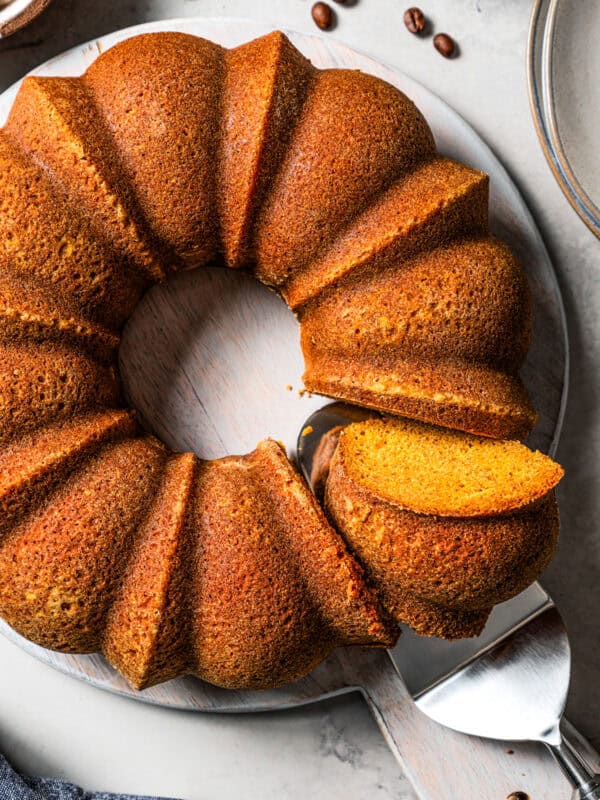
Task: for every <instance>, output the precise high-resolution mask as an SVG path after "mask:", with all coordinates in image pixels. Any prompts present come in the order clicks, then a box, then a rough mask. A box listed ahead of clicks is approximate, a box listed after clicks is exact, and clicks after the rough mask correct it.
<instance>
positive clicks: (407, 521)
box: [323, 419, 563, 639]
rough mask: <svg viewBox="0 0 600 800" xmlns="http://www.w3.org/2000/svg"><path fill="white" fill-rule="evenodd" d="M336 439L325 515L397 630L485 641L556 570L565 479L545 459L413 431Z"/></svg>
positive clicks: (410, 426) (361, 429)
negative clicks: (548, 570) (504, 608)
mask: <svg viewBox="0 0 600 800" xmlns="http://www.w3.org/2000/svg"><path fill="white" fill-rule="evenodd" d="M331 435H332V436H333V437H334V438H337V439H338V441H337V446H336V447H335V450H334V453H333V456H332V458H331V461H330V464H329V474H328V477H327V482H326V489H325V506H326V510H327V513H328V515H329V517H330V519H331V521H332V523H333V524H334V525H335V526H336V528H337V530H338V531H339V532H340V533H341V535H342V536H343V537H344V539H345V541H346V543H347V545H348V547H349V549H350V551H351V552H352V553H353V554H354V555H355V557H356V558H357V559H358V561H359V562H360V563H361V564H362V565H363V567H364V568H365V570H366V573H367V574H368V576H369V580H370V582H371V584H372V585H373V586H374V587H375V588H376V589H377V591H378V593H379V596H380V597H381V599H382V602H383V605H384V606H385V608H386V609H387V610H388V611H389V612H390V613H391V614H392V615H393V617H394V618H395V619H396V620H397V621H398V622H403V623H406V624H408V625H410V626H411V627H412V628H414V629H415V630H416V631H417V632H418V633H420V634H424V635H429V636H440V637H443V638H449V639H453V638H459V637H464V636H475V635H477V634H478V633H480V631H481V629H482V628H483V625H484V624H485V621H486V619H487V616H488V614H489V612H490V610H491V608H492V607H493V606H494V605H495V604H496V603H500V602H503V601H504V600H508V599H509V598H510V597H513V596H514V595H516V594H518V593H519V592H521V591H522V590H523V589H525V588H526V587H527V586H528V585H529V584H530V583H532V582H533V581H534V580H536V578H538V577H539V575H540V573H541V572H542V571H543V570H544V569H545V567H546V566H547V565H548V563H549V561H550V559H551V557H552V555H553V553H554V549H555V547H556V542H557V538H558V528H559V520H558V509H557V505H556V499H555V496H554V487H555V486H556V484H557V483H558V482H559V481H560V479H561V477H562V475H563V470H562V468H561V467H560V466H559V465H558V464H556V463H555V462H553V461H552V459H550V458H548V457H547V456H545V455H542V454H541V453H539V452H532V451H531V450H529V449H528V448H527V447H525V445H522V444H520V443H518V442H509V441H502V442H501V441H493V440H491V439H485V438H478V437H474V436H469V435H468V434H464V433H460V432H458V431H449V430H445V429H443V428H437V427H433V426H429V425H423V424H421V423H418V422H412V421H409V420H396V419H386V420H382V419H373V420H368V421H366V422H359V423H353V424H352V425H349V426H347V427H346V428H344V429H343V430H342V431H341V432H339V431H338V432H334V433H333V434H331ZM323 447H324V448H329V449H331V448H330V444H327V443H325V444H324V445H323Z"/></svg>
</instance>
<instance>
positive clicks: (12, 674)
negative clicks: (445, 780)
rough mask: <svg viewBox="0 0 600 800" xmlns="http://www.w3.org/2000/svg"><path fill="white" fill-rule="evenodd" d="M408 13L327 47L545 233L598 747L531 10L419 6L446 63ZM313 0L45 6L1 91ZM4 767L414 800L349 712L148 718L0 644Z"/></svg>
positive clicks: (572, 621) (591, 385) (565, 218)
mask: <svg viewBox="0 0 600 800" xmlns="http://www.w3.org/2000/svg"><path fill="white" fill-rule="evenodd" d="M407 5H408V3H399V2H398V0H357V1H356V2H354V3H353V4H350V5H349V6H347V7H343V6H336V10H337V12H338V17H339V24H338V26H337V28H336V29H335V31H334V32H332V33H327V34H322V35H324V36H335V37H337V38H339V39H340V40H341V41H344V42H346V43H347V44H349V45H351V46H353V47H355V48H357V49H359V50H362V51H364V52H367V53H369V54H371V55H373V56H375V57H376V58H378V59H380V60H381V61H385V62H388V63H390V64H392V65H393V66H395V67H397V68H399V69H401V70H403V71H404V72H406V73H408V74H409V75H411V76H412V77H414V78H416V79H417V80H419V81H420V82H421V83H423V84H425V85H426V86H427V87H429V88H430V89H432V90H433V91H435V92H436V93H437V94H439V95H440V96H441V97H443V98H444V99H445V100H447V101H448V102H449V103H450V104H451V105H452V106H454V107H455V108H456V109H457V110H458V111H459V112H460V113H461V114H462V115H463V116H464V117H465V118H466V119H467V120H468V121H469V122H470V123H471V124H472V125H473V126H474V127H475V128H476V129H477V131H478V132H479V133H480V134H481V135H482V137H483V138H484V139H485V140H486V141H487V142H488V143H489V144H490V145H491V147H492V148H493V149H494V150H495V152H496V154H497V155H498V156H499V158H500V159H501V160H502V161H503V163H504V165H505V166H506V167H507V168H508V170H509V172H510V173H511V175H512V177H513V178H514V179H515V181H516V183H517V184H518V185H519V187H520V189H521V190H522V192H523V194H524V196H525V199H526V201H527V202H528V204H529V206H530V208H531V210H532V212H533V214H534V216H535V217H536V220H537V222H538V224H539V226H540V228H541V230H542V234H543V236H544V238H545V241H546V244H547V246H548V248H549V250H550V254H551V256H552V258H553V260H554V263H555V266H556V269H557V272H558V275H559V280H560V284H561V287H562V290H563V293H564V299H565V303H566V308H567V316H568V321H569V331H570V338H571V359H572V372H571V391H570V398H569V404H568V408H567V415H566V422H565V427H564V433H563V437H562V440H561V446H560V449H559V453H558V457H559V460H560V461H561V462H562V463H563V464H564V466H565V468H566V470H567V477H566V479H565V480H564V482H563V484H562V486H561V490H560V503H561V513H562V520H563V532H562V540H561V544H560V549H559V553H558V556H557V557H556V559H555V561H554V563H553V565H552V567H551V568H550V570H549V571H548V573H547V574H546V576H545V578H544V583H545V585H546V586H547V588H548V589H549V590H550V592H551V593H552V595H553V596H554V598H555V600H556V601H557V603H558V605H559V608H560V609H561V611H562V613H563V615H564V617H565V620H566V622H567V625H568V628H569V631H570V635H571V642H572V648H573V658H574V666H573V686H572V692H571V698H570V702H569V710H568V713H569V716H570V718H571V720H572V721H573V722H574V723H575V724H576V725H577V726H578V727H579V728H580V729H581V730H582V732H584V733H585V734H586V735H587V736H588V737H589V738H590V739H591V740H592V742H594V743H595V745H596V746H597V747H598V746H600V714H599V713H598V709H599V708H600V681H599V680H598V677H599V676H600V657H599V654H598V653H599V651H598V635H597V632H598V608H599V607H600V582H599V581H598V580H597V576H598V572H599V568H600V535H598V534H597V530H596V528H597V524H598V521H600V492H599V491H598V489H597V488H595V487H597V483H598V480H599V479H600V459H599V458H598V455H599V454H600V415H599V413H598V409H599V406H598V394H599V393H600V381H599V380H598V370H599V368H600V321H598V319H597V317H598V314H597V309H598V308H600V242H599V241H598V240H597V239H595V238H594V236H593V235H592V234H591V233H590V232H589V231H588V230H587V229H586V228H585V226H584V225H583V223H582V222H581V221H580V220H579V218H578V217H577V216H576V214H575V212H574V211H572V209H571V207H570V206H569V204H568V203H567V201H566V200H565V198H564V197H563V195H562V194H561V192H560V190H559V188H558V186H557V185H556V184H555V182H554V179H553V177H552V175H551V172H550V169H549V167H548V166H547V164H546V162H545V160H544V157H543V155H542V152H541V149H540V147H539V145H538V141H537V138H536V134H535V131H534V127H533V123H532V120H531V115H530V112H529V105H528V99H527V83H526V73H525V51H526V41H527V30H528V23H529V15H530V11H531V0H508V2H507V0H454V1H453V2H452V3H448V2H447V0H426V1H425V0H423V3H422V4H421V6H422V8H423V10H424V11H425V12H426V13H427V15H428V16H429V17H430V18H431V20H432V21H433V23H434V25H435V28H436V30H438V31H439V30H444V31H447V32H448V33H450V34H452V35H453V36H454V37H455V38H456V39H457V41H458V42H459V43H460V47H461V56H460V58H459V59H456V60H454V61H451V62H448V61H445V60H444V59H442V58H441V57H440V56H439V55H438V54H437V53H436V52H435V51H434V50H433V47H432V44H431V39H426V40H420V39H417V38H416V37H412V36H410V35H409V34H408V33H407V32H406V30H405V28H404V25H403V23H402V12H403V11H404V8H405V6H407ZM310 6H311V1H310V0H284V2H282V0H255V2H253V3H249V2H247V0H245V1H244V0H127V1H125V0H115V2H108V3H101V4H99V3H97V2H95V0H55V2H54V4H53V5H52V6H51V7H50V8H49V9H48V10H47V11H46V12H45V13H44V14H43V15H42V16H41V17H40V18H39V19H38V20H37V21H36V22H34V23H33V24H32V25H31V26H30V27H29V28H27V29H25V30H23V31H21V32H20V33H19V34H17V35H15V36H13V37H12V38H10V39H6V40H4V41H1V42H0V90H1V89H4V88H6V87H7V86H9V85H10V84H11V83H12V82H13V81H14V80H16V79H18V78H20V77H21V76H22V75H23V74H24V73H25V72H27V71H28V70H29V69H31V68H33V67H34V66H36V65H37V64H39V63H40V62H42V61H44V60H46V59H47V58H49V57H51V56H53V55H56V54H57V53H60V52H62V51H63V50H65V49H67V48H68V47H71V46H73V45H76V44H78V43H80V42H83V41H85V40H87V39H91V38H93V37H96V36H99V35H101V34H104V33H108V32H110V31H112V30H116V29H118V28H122V27H126V26H129V25H134V24H137V23H140V22H144V21H148V20H154V19H161V18H168V17H175V16H236V17H245V18H252V19H257V20H261V21H265V22H271V23H272V24H273V26H274V27H288V28H293V29H296V30H301V31H306V32H308V33H315V32H316V28H315V26H314V24H313V22H312V20H311V18H310ZM0 663H1V664H2V669H1V676H2V680H1V681H0V751H3V752H4V753H5V754H6V755H7V756H8V757H9V758H10V759H11V760H12V761H13V763H14V764H15V766H16V767H18V768H19V769H21V770H24V771H30V772H37V773H43V774H46V775H52V776H58V777H63V778H65V779H68V780H71V781H74V782H77V783H80V784H82V785H84V786H85V787H86V788H95V789H107V790H115V791H116V790H120V791H128V792H138V793H149V794H163V795H175V796H180V797H183V798H186V800H201V799H202V800H205V799H207V798H212V797H219V798H220V799H221V800H228V798H237V797H239V796H240V795H241V794H243V795H244V796H245V797H248V798H261V800H270V799H271V798H273V800H274V799H275V798H277V800H295V798H301V797H302V798H303V797H305V796H306V795H307V793H308V794H309V795H310V797H311V798H314V800H319V798H330V797H338V796H340V795H341V794H343V795H345V796H346V797H348V798H352V800H362V798H365V800H366V798H369V800H374V798H395V799H396V800H399V799H400V798H406V799H408V798H410V797H412V792H411V790H410V788H409V786H408V784H407V782H406V781H405V780H404V778H403V777H402V775H401V774H400V771H399V768H398V766H397V764H396V762H395V760H394V758H393V756H392V755H391V753H390V752H389V751H388V750H387V747H386V745H385V743H384V741H383V739H382V738H381V735H380V733H379V731H378V729H377V727H376V725H375V723H374V721H373V720H372V719H371V718H370V716H369V713H368V711H367V709H366V706H365V705H364V704H363V702H362V700H361V699H360V697H358V696H346V697H344V698H339V699H337V700H334V701H328V702H324V703H321V704H319V705H315V706H311V707H306V708H303V709H299V710H295V711H292V712H281V713H277V714H263V715H260V716H217V715H200V714H191V713H185V712H172V711H166V710H162V709H156V708H153V707H149V706H144V705H142V704H140V703H135V702H133V701H130V700H125V699H120V698H117V697H113V696H109V695H107V694H105V693H102V692H99V691H98V690H96V689H93V688H91V687H89V686H86V685H84V684H81V683H79V682H76V681H74V680H72V679H69V678H67V677H65V676H63V675H61V674H59V673H56V672H54V671H52V670H50V669H49V668H47V667H45V666H43V665H42V664H40V663H38V662H36V661H35V660H33V659H32V658H31V657H29V656H27V655H25V654H24V653H22V652H21V651H20V650H18V649H17V648H16V647H15V646H13V645H11V644H9V643H8V642H7V641H5V640H4V639H1V640H0Z"/></svg>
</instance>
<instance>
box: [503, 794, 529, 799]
mask: <svg viewBox="0 0 600 800" xmlns="http://www.w3.org/2000/svg"><path fill="white" fill-rule="evenodd" d="M506 800H531V798H530V797H529V795H528V794H525V792H513V793H512V794H509V795H508V797H507V798H506Z"/></svg>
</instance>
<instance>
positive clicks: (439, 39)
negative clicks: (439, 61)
mask: <svg viewBox="0 0 600 800" xmlns="http://www.w3.org/2000/svg"><path fill="white" fill-rule="evenodd" d="M433 46H434V47H435V49H436V50H437V51H438V53H441V54H442V55H443V56H444V58H452V56H453V55H454V51H455V49H456V45H455V44H454V39H453V38H452V37H451V36H448V34H447V33H437V34H436V35H435V36H434V37H433Z"/></svg>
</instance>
